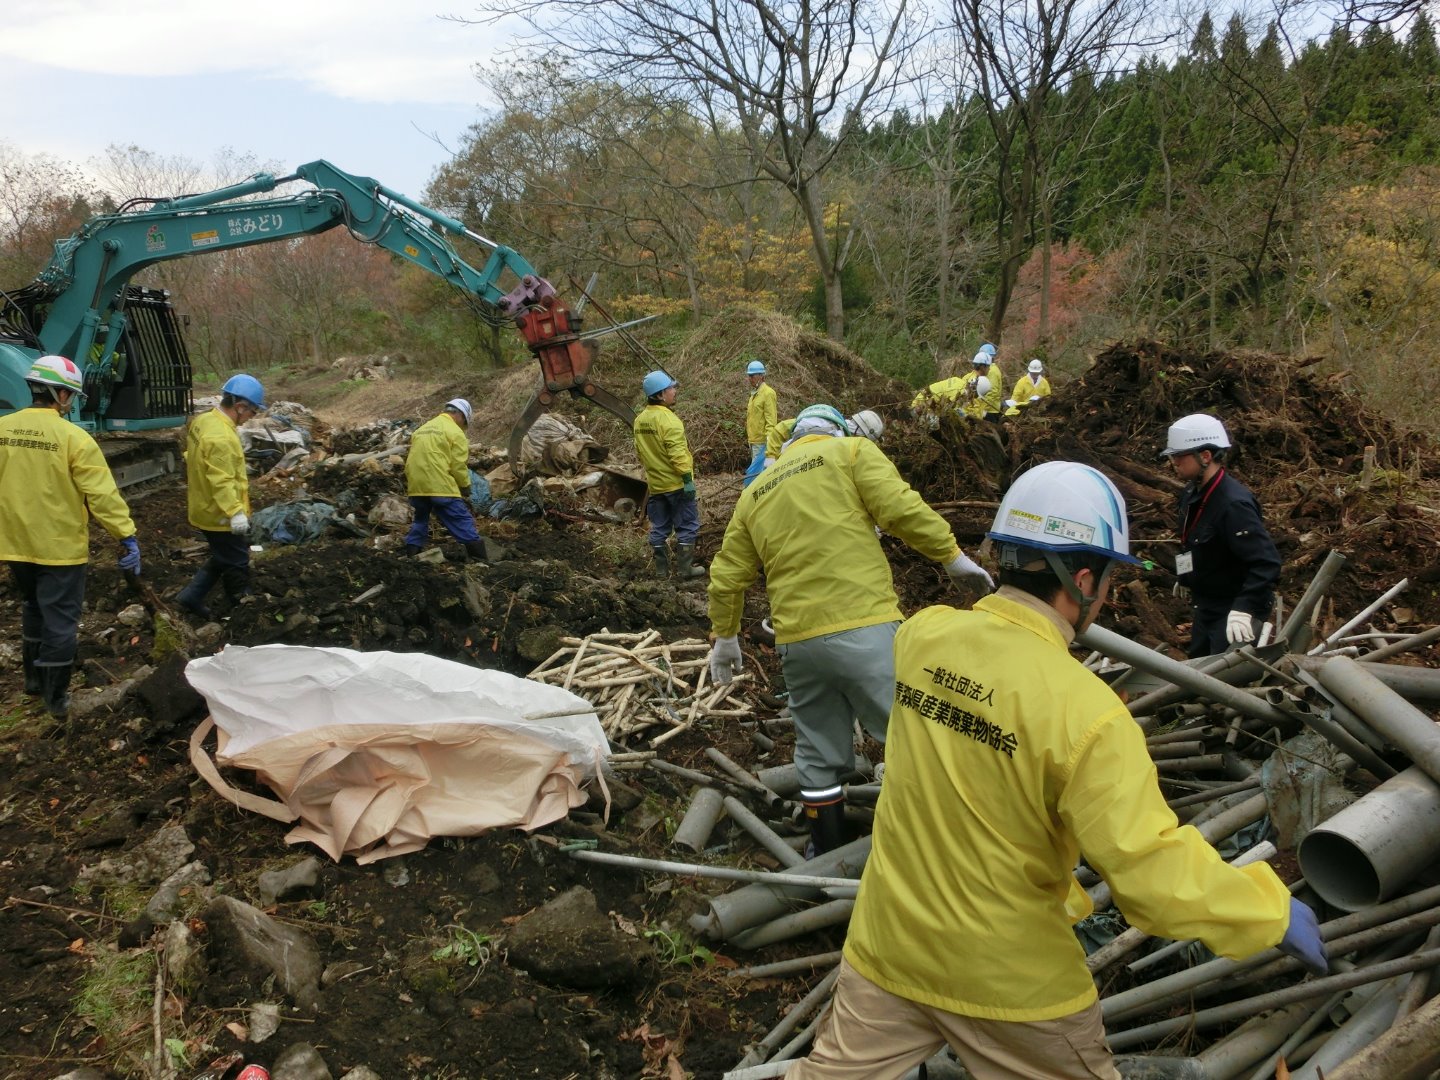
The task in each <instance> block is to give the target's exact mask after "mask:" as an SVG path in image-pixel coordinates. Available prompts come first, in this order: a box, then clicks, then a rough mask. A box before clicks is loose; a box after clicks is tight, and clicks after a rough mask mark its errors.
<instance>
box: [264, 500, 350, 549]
mask: <svg viewBox="0 0 1440 1080" xmlns="http://www.w3.org/2000/svg"><path fill="white" fill-rule="evenodd" d="M335 519H336V514H335V507H333V506H332V505H330V504H329V503H327V502H320V501H319V500H318V499H314V500H311V499H298V500H296V501H294V502H287V503H276V504H275V505H274V506H267V507H265V509H263V510H257V511H256V512H255V513H254V514H253V515H252V516H251V518H250V539H251V540H252V541H255V542H257V543H261V544H266V543H269V544H307V543H309V542H310V541H312V540H318V539H319V538H320V537H321V536H322V535H324V533H325V530H326V529H328V528H329V527H330V523H331V522H333V521H335Z"/></svg>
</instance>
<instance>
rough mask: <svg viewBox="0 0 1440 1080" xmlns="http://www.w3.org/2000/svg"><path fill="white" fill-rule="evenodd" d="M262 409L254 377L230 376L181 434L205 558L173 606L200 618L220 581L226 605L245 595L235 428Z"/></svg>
mask: <svg viewBox="0 0 1440 1080" xmlns="http://www.w3.org/2000/svg"><path fill="white" fill-rule="evenodd" d="M264 408H265V388H264V387H263V386H261V385H260V380H259V379H257V378H255V377H254V376H253V375H232V376H231V377H230V378H229V379H227V380H226V381H225V385H224V386H222V387H221V388H220V404H218V405H216V406H215V408H213V409H211V410H210V411H209V412H207V413H204V414H202V415H200V416H197V417H196V418H195V419H194V420H191V421H190V427H189V429H188V430H187V431H186V433H185V482H186V485H187V489H186V498H185V502H186V509H187V510H188V511H189V518H190V524H191V525H193V526H195V528H197V529H199V530H200V535H201V536H203V537H204V538H205V543H206V545H207V547H208V548H209V556H208V558H206V560H205V562H204V564H203V565H202V566H201V567H200V569H199V570H197V571H195V576H194V577H192V578H191V579H190V582H189V584H187V585H186V586H185V587H184V588H183V589H181V590H180V592H179V594H178V595H177V596H176V597H175V602H176V603H177V604H179V605H180V607H181V608H183V609H184V610H185V611H188V612H190V614H192V615H195V616H198V617H199V618H202V619H208V618H209V617H210V609H209V608H208V607H207V606H206V604H205V598H206V597H207V596H208V595H209V594H210V590H211V589H213V588H214V587H215V584H216V583H217V582H219V583H220V584H221V585H222V586H223V587H224V589H225V595H226V596H228V597H229V598H230V600H231V602H232V603H233V602H235V601H238V600H239V599H240V598H241V597H243V596H248V595H249V593H250V535H249V534H250V479H249V477H248V476H247V475H246V473H245V451H244V449H243V448H242V447H241V445H240V436H239V434H238V433H237V431H236V428H237V427H238V426H239V425H241V424H243V423H245V422H246V421H247V420H249V419H251V418H252V417H255V416H259V415H260V412H261V411H262V410H263V409H264Z"/></svg>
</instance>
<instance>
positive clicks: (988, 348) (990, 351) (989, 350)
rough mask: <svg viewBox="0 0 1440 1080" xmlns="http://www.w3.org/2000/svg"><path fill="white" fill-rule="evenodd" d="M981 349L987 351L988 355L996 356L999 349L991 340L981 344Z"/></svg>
mask: <svg viewBox="0 0 1440 1080" xmlns="http://www.w3.org/2000/svg"><path fill="white" fill-rule="evenodd" d="M980 351H981V352H983V353H985V354H986V355H987V356H994V355H995V354H996V353H997V352H998V351H999V350H998V349H996V348H995V346H994V345H991V344H990V342H988V341H987V342H985V344H984V345H981V346H980Z"/></svg>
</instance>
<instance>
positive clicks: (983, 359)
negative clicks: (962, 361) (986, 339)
mask: <svg viewBox="0 0 1440 1080" xmlns="http://www.w3.org/2000/svg"><path fill="white" fill-rule="evenodd" d="M993 362H994V361H993V360H992V359H991V356H990V354H989V353H987V352H986V351H985V350H984V349H981V350H980V351H979V352H977V353H976V354H975V355H974V356H972V357H971V358H970V363H972V364H974V365H975V366H976V367H979V366H980V365H981V364H984V365H985V366H986V367H989V366H990V365H991V364H992V363H993Z"/></svg>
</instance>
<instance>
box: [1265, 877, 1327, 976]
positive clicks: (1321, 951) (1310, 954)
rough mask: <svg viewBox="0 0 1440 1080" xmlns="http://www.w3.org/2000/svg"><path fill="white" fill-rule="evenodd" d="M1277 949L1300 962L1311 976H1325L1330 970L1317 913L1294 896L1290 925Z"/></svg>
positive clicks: (1291, 902)
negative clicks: (1316, 917)
mask: <svg viewBox="0 0 1440 1080" xmlns="http://www.w3.org/2000/svg"><path fill="white" fill-rule="evenodd" d="M1277 948H1278V949H1279V950H1280V951H1281V952H1283V953H1284V954H1285V955H1286V956H1293V957H1294V958H1295V959H1296V960H1299V961H1300V962H1301V963H1302V964H1304V965H1305V970H1306V971H1308V972H1310V974H1311V975H1324V974H1326V973H1327V972H1328V971H1329V970H1330V961H1329V958H1328V954H1327V953H1326V952H1325V942H1324V941H1323V940H1322V939H1321V937H1320V924H1319V923H1318V922H1316V920H1315V912H1313V911H1311V910H1310V908H1309V907H1307V906H1306V905H1305V904H1302V903H1301V902H1300V901H1299V900H1296V899H1295V898H1294V897H1293V896H1292V897H1291V898H1290V925H1289V926H1288V927H1286V928H1285V936H1284V937H1283V938H1281V939H1280V944H1279V945H1278V946H1277Z"/></svg>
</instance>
